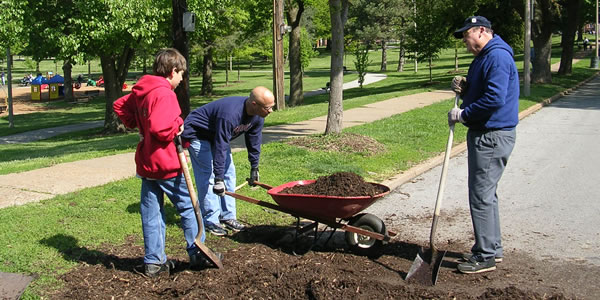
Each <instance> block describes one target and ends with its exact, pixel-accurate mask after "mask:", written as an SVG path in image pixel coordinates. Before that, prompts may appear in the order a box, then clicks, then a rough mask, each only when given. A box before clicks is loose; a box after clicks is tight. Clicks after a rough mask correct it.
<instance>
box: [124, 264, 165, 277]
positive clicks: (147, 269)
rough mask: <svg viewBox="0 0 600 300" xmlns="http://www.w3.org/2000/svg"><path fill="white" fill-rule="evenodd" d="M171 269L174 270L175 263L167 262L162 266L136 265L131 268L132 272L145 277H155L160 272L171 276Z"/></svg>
mask: <svg viewBox="0 0 600 300" xmlns="http://www.w3.org/2000/svg"><path fill="white" fill-rule="evenodd" d="M173 269H175V263H174V262H173V261H171V260H167V262H165V263H164V264H144V265H138V266H135V267H134V268H133V271H134V272H136V273H138V274H140V275H142V276H145V277H156V276H158V275H160V273H162V272H167V273H169V274H171V270H173Z"/></svg>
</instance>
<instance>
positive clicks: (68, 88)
mask: <svg viewBox="0 0 600 300" xmlns="http://www.w3.org/2000/svg"><path fill="white" fill-rule="evenodd" d="M62 69H63V74H65V82H64V84H63V93H64V96H65V101H66V102H72V101H73V78H72V72H71V71H72V69H73V65H72V64H71V61H70V60H65V61H64V63H63V66H62Z"/></svg>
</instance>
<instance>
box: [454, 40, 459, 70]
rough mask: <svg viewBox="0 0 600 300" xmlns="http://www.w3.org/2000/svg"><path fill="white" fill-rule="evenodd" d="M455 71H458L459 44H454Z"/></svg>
mask: <svg viewBox="0 0 600 300" xmlns="http://www.w3.org/2000/svg"><path fill="white" fill-rule="evenodd" d="M454 71H456V72H458V46H456V44H454Z"/></svg>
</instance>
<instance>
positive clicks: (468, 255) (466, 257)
mask: <svg viewBox="0 0 600 300" xmlns="http://www.w3.org/2000/svg"><path fill="white" fill-rule="evenodd" d="M472 256H473V254H472V253H463V255H462V256H461V258H460V259H461V260H462V261H469V259H471V257H472ZM494 261H495V262H496V263H501V262H502V257H498V256H496V257H494Z"/></svg>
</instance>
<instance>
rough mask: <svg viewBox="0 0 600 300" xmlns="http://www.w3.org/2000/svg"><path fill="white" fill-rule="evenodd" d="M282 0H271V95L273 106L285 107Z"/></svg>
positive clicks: (280, 108) (278, 108)
mask: <svg viewBox="0 0 600 300" xmlns="http://www.w3.org/2000/svg"><path fill="white" fill-rule="evenodd" d="M284 26H285V24H284V23H283V0H273V95H275V108H276V109H277V110H282V109H285V94H284V90H283V35H284V34H285V28H284Z"/></svg>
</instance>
